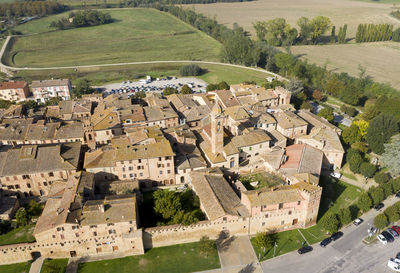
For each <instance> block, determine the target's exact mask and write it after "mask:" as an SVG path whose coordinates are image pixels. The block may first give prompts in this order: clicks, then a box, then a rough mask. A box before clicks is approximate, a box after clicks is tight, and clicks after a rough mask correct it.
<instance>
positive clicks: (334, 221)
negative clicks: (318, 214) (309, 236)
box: [321, 213, 339, 233]
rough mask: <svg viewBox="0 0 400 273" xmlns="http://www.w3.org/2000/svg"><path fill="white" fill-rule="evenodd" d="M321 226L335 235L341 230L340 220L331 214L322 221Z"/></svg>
mask: <svg viewBox="0 0 400 273" xmlns="http://www.w3.org/2000/svg"><path fill="white" fill-rule="evenodd" d="M321 225H322V228H323V229H324V230H326V231H327V232H329V233H334V232H336V231H337V230H338V229H339V220H338V217H337V215H336V214H333V213H330V214H328V215H325V216H324V217H322V219H321Z"/></svg>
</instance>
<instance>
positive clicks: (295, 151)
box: [280, 144, 323, 176]
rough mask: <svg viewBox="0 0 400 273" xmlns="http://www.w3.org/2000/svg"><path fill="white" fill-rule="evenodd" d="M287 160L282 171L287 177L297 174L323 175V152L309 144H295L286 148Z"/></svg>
mask: <svg viewBox="0 0 400 273" xmlns="http://www.w3.org/2000/svg"><path fill="white" fill-rule="evenodd" d="M286 156H287V160H286V162H285V163H283V164H282V166H281V168H280V170H281V171H282V172H283V173H284V174H285V175H293V174H295V173H311V174H314V175H318V176H319V175H320V174H321V167H322V159H323V153H322V151H320V150H318V149H316V148H314V147H311V146H310V145H307V144H295V145H291V146H288V147H286Z"/></svg>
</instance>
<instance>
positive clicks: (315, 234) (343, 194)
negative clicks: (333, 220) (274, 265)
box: [252, 176, 363, 260]
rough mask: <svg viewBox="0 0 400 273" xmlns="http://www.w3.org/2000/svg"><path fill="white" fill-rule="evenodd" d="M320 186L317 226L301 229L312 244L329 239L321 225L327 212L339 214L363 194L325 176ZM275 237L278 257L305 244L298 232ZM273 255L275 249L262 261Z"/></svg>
mask: <svg viewBox="0 0 400 273" xmlns="http://www.w3.org/2000/svg"><path fill="white" fill-rule="evenodd" d="M320 186H322V188H323V190H322V197H321V204H320V208H319V213H318V222H317V225H315V226H313V227H310V228H307V229H300V231H301V232H302V233H303V235H304V237H305V238H306V239H307V241H308V243H310V244H314V243H317V242H320V241H322V240H323V239H324V238H325V237H327V235H326V234H325V232H324V231H323V230H322V228H321V226H320V224H319V222H320V220H321V218H323V217H324V215H326V213H327V212H329V213H337V212H338V211H339V210H340V209H341V208H345V207H349V206H350V205H352V204H353V203H354V202H355V201H356V200H357V198H358V196H359V195H360V194H361V193H362V192H363V190H362V189H360V188H358V187H355V186H353V185H350V184H347V183H345V182H343V181H336V180H334V179H331V178H330V177H324V176H322V177H321V179H320ZM275 236H276V237H277V238H276V242H277V245H278V246H277V248H276V256H278V255H282V254H285V253H288V252H291V251H294V250H297V249H299V248H300V247H301V246H302V244H303V242H304V239H303V237H302V236H301V235H300V233H299V232H298V230H289V231H284V232H280V233H277V234H276V235H275ZM252 242H253V240H252ZM253 247H254V250H255V251H256V254H257V256H258V255H260V256H261V257H262V256H263V255H264V253H263V251H262V250H261V249H259V248H257V247H256V246H255V245H254V244H253ZM260 253H261V254H260ZM273 254H274V253H273V248H271V249H267V250H266V253H265V256H264V257H263V258H262V259H261V260H266V259H270V258H272V257H273Z"/></svg>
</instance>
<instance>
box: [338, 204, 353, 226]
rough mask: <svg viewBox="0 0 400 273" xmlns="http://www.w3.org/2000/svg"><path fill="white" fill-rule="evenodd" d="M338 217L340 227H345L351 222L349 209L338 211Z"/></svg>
mask: <svg viewBox="0 0 400 273" xmlns="http://www.w3.org/2000/svg"><path fill="white" fill-rule="evenodd" d="M338 217H339V221H340V223H341V224H342V225H347V224H348V223H350V222H351V220H352V219H351V218H352V217H351V211H350V208H349V207H347V208H342V209H340V210H339V212H338Z"/></svg>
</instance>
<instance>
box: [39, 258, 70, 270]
mask: <svg viewBox="0 0 400 273" xmlns="http://www.w3.org/2000/svg"><path fill="white" fill-rule="evenodd" d="M67 264H68V259H46V260H44V262H43V265H42V270H41V271H40V273H64V272H65V270H66V269H67Z"/></svg>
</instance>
